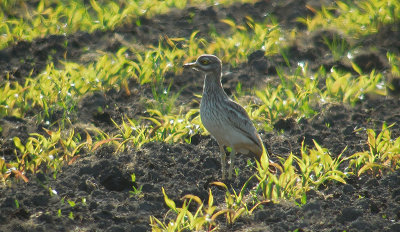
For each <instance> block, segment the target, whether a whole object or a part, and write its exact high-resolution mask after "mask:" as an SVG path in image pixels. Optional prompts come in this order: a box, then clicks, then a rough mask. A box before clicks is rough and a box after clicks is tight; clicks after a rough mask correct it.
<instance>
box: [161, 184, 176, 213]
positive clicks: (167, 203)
mask: <svg viewBox="0 0 400 232" xmlns="http://www.w3.org/2000/svg"><path fill="white" fill-rule="evenodd" d="M162 192H163V195H164V201H165V204H166V205H167V206H168V207H169V208H170V209H172V210H173V211H175V212H178V211H177V209H176V205H175V202H174V201H173V200H171V199H169V198H168V196H167V194H166V193H165V190H164V187H162Z"/></svg>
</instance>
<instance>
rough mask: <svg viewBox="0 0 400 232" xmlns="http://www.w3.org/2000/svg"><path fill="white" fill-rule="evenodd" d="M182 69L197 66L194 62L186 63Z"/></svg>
mask: <svg viewBox="0 0 400 232" xmlns="http://www.w3.org/2000/svg"><path fill="white" fill-rule="evenodd" d="M183 67H184V68H196V67H197V64H196V62H193V63H187V64H184V65H183Z"/></svg>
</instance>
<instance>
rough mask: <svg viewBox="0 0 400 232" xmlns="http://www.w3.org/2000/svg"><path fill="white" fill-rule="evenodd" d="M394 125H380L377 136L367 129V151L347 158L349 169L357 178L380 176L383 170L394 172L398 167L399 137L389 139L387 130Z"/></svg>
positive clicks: (399, 156) (399, 153)
mask: <svg viewBox="0 0 400 232" xmlns="http://www.w3.org/2000/svg"><path fill="white" fill-rule="evenodd" d="M393 125H394V124H392V125H390V126H387V125H386V124H383V125H382V130H381V132H380V133H379V134H377V133H376V132H375V131H374V130H372V129H367V136H368V147H369V150H368V151H363V152H357V153H355V154H354V155H352V156H350V157H348V158H347V159H348V160H349V169H350V170H353V172H354V173H356V174H357V175H358V176H360V175H362V174H364V173H370V174H372V175H382V174H383V172H384V171H385V170H391V171H394V170H396V169H398V168H399V165H400V137H399V138H397V139H396V140H393V139H392V138H391V131H390V130H389V129H390V128H391V127H393Z"/></svg>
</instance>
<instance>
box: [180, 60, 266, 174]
mask: <svg viewBox="0 0 400 232" xmlns="http://www.w3.org/2000/svg"><path fill="white" fill-rule="evenodd" d="M183 67H184V68H192V69H194V70H196V71H200V72H201V73H203V75H204V76H205V77H204V85H203V94H202V98H201V102H200V118H201V122H202V123H203V125H204V127H205V128H206V130H207V131H208V132H209V133H210V134H211V135H212V136H213V137H214V138H215V139H216V140H217V143H218V146H219V149H220V153H221V154H220V155H221V168H222V179H223V180H225V178H226V153H225V148H224V146H227V147H230V148H231V152H230V165H229V170H228V180H231V179H232V169H233V165H234V159H235V155H236V152H239V153H242V154H250V153H251V154H252V155H253V157H255V158H256V159H257V160H258V161H260V159H261V156H262V154H263V152H266V149H265V147H264V144H263V142H262V140H261V137H260V135H259V134H258V132H257V130H256V128H255V127H254V124H253V123H252V121H251V119H250V117H249V115H248V114H247V112H246V110H245V109H244V108H243V107H242V106H241V105H240V104H238V103H237V102H235V101H233V100H232V99H231V98H230V97H229V96H228V95H227V94H226V92H225V91H224V89H223V87H222V83H221V77H222V62H221V60H220V59H219V58H218V57H217V56H215V55H210V54H203V55H200V56H199V57H198V58H197V59H196V61H195V62H192V63H186V64H184V65H183Z"/></svg>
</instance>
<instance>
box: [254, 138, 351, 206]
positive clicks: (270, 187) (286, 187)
mask: <svg viewBox="0 0 400 232" xmlns="http://www.w3.org/2000/svg"><path fill="white" fill-rule="evenodd" d="M314 145H315V147H316V149H307V148H306V147H305V146H304V143H303V145H302V149H301V157H297V156H294V155H293V154H290V155H289V156H288V157H287V158H286V159H284V158H281V165H280V166H281V168H279V169H277V170H278V172H277V173H276V174H274V173H271V172H270V171H269V165H266V163H265V161H264V162H261V163H258V164H257V170H258V172H257V175H256V177H257V179H258V180H259V182H260V184H259V189H261V191H262V194H263V196H264V198H265V199H271V200H279V199H293V200H297V199H301V204H305V203H306V195H305V194H306V192H307V191H308V190H310V189H312V188H318V186H320V185H321V184H325V183H326V182H327V181H329V180H334V181H338V182H342V183H346V181H345V178H346V174H345V173H343V172H342V171H340V170H339V165H340V164H341V163H342V162H343V159H342V158H341V154H340V155H339V156H338V157H337V158H335V159H332V157H331V155H330V154H329V151H328V150H327V149H324V148H322V147H321V146H320V145H319V144H318V143H316V142H315V141H314ZM263 163H264V164H263Z"/></svg>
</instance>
